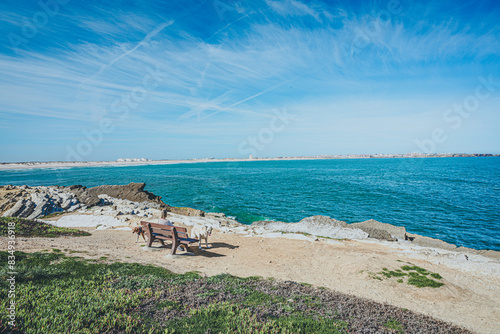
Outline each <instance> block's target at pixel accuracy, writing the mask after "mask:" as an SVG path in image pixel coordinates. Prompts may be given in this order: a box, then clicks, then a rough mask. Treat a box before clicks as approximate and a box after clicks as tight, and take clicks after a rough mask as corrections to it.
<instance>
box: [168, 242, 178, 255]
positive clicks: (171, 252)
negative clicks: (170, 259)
mask: <svg viewBox="0 0 500 334" xmlns="http://www.w3.org/2000/svg"><path fill="white" fill-rule="evenodd" d="M178 246H179V242H178V241H177V239H176V238H173V239H172V250H171V251H170V254H171V255H175V252H176V251H177V247H178Z"/></svg>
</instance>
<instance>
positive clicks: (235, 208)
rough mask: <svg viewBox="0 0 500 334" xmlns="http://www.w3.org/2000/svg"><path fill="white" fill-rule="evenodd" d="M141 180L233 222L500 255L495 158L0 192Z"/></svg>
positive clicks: (257, 166) (159, 172)
mask: <svg viewBox="0 0 500 334" xmlns="http://www.w3.org/2000/svg"><path fill="white" fill-rule="evenodd" d="M129 182H145V183H146V184H147V186H146V190H148V191H151V192H153V193H154V194H156V195H160V196H162V198H163V200H164V202H165V203H167V204H170V205H173V206H188V207H193V208H197V209H201V210H205V211H217V212H224V213H226V214H227V215H229V216H235V217H236V219H237V220H238V221H240V222H242V223H247V224H248V223H251V222H253V221H257V220H265V219H267V220H279V221H285V222H297V221H299V220H301V219H302V218H304V217H307V216H312V215H327V216H330V217H332V218H335V219H339V220H344V221H346V222H348V223H353V222H360V221H364V220H368V219H375V220H378V221H381V222H384V223H389V224H393V225H399V226H405V227H406V229H407V230H408V231H409V232H411V233H417V234H420V235H424V236H429V237H432V238H438V239H441V240H444V241H446V242H449V243H453V244H455V245H457V246H466V247H471V248H476V249H492V250H500V231H499V230H500V158H498V157H487V158H420V159H346V160H296V161H248V162H214V163H197V164H176V165H148V166H124V167H75V168H61V169H32V170H6V171H0V184H14V185H22V184H27V185H29V186H37V185H45V186H48V185H65V186H66V185H72V184H82V185H84V186H87V187H92V186H97V185H102V184H127V183H129Z"/></svg>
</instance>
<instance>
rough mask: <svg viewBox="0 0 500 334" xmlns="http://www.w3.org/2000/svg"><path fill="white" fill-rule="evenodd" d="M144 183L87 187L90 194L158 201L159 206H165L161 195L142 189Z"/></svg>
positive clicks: (141, 200) (138, 200)
mask: <svg viewBox="0 0 500 334" xmlns="http://www.w3.org/2000/svg"><path fill="white" fill-rule="evenodd" d="M145 186H146V184H145V183H134V182H132V183H129V184H127V185H105V186H97V187H93V188H88V189H87V191H88V193H89V194H90V196H95V197H97V196H98V195H103V194H104V195H108V196H110V197H114V198H119V199H126V200H129V201H132V202H139V203H142V202H153V203H158V204H159V205H160V206H161V207H166V204H165V203H163V201H162V200H161V196H156V195H155V194H153V193H150V192H149V191H146V190H144V187H145Z"/></svg>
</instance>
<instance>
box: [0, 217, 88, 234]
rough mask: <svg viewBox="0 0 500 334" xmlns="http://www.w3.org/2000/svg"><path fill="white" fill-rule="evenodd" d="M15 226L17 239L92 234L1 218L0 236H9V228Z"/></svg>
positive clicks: (34, 222) (22, 220) (41, 223)
mask: <svg viewBox="0 0 500 334" xmlns="http://www.w3.org/2000/svg"><path fill="white" fill-rule="evenodd" d="M10 226H14V232H15V235H16V237H46V238H55V237H60V236H73V237H80V236H89V235H90V233H88V232H85V231H81V230H77V229H73V228H66V227H57V226H53V225H50V224H46V223H43V222H39V221H35V220H30V219H24V218H17V217H0V236H7V235H8V234H9V227H10Z"/></svg>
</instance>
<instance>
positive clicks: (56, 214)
mask: <svg viewBox="0 0 500 334" xmlns="http://www.w3.org/2000/svg"><path fill="white" fill-rule="evenodd" d="M65 213H66V212H65V211H61V212H52V213H51V214H48V215H46V216H43V218H44V219H46V218H54V217H57V216H60V215H63V214H65Z"/></svg>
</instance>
